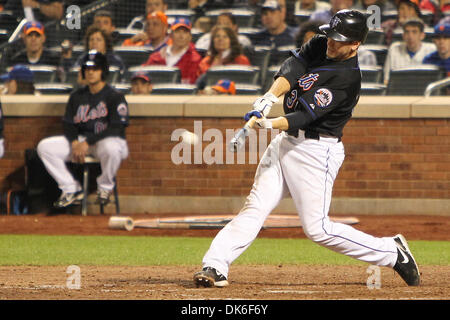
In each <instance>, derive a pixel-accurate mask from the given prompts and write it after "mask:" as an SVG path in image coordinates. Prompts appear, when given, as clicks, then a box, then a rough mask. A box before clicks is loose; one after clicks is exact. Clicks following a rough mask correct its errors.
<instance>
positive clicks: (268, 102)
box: [253, 92, 278, 117]
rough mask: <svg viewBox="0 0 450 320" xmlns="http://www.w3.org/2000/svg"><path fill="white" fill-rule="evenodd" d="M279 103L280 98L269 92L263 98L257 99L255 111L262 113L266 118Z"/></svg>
mask: <svg viewBox="0 0 450 320" xmlns="http://www.w3.org/2000/svg"><path fill="white" fill-rule="evenodd" d="M276 102H278V98H277V97H276V96H275V95H274V94H273V93H270V92H267V93H266V94H265V95H263V96H262V97H261V98H258V99H256V101H255V102H254V103H253V110H256V111H258V112H260V113H261V114H262V115H263V116H264V117H267V116H268V115H269V113H270V109H271V108H272V105H273V104H274V103H276Z"/></svg>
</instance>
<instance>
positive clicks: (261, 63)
mask: <svg viewBox="0 0 450 320" xmlns="http://www.w3.org/2000/svg"><path fill="white" fill-rule="evenodd" d="M248 57H249V59H250V63H251V64H252V65H253V66H256V67H258V68H259V70H260V71H259V83H260V84H261V85H262V84H264V81H265V79H266V72H267V68H268V67H269V61H270V47H268V46H255V47H254V51H253V52H252V54H249V55H248Z"/></svg>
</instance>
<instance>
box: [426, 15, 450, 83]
mask: <svg viewBox="0 0 450 320" xmlns="http://www.w3.org/2000/svg"><path fill="white" fill-rule="evenodd" d="M433 42H434V44H435V45H436V48H437V50H436V51H435V52H432V53H430V54H428V55H427V56H426V57H425V58H424V59H423V63H424V64H434V65H437V66H439V67H441V68H442V69H443V70H445V71H446V73H447V77H450V24H448V23H447V24H437V25H436V26H435V27H434V35H433Z"/></svg>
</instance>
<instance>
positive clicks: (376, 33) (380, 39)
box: [364, 29, 384, 44]
mask: <svg viewBox="0 0 450 320" xmlns="http://www.w3.org/2000/svg"><path fill="white" fill-rule="evenodd" d="M383 43H384V32H383V30H382V29H371V30H369V33H368V34H367V39H366V41H365V42H364V44H383Z"/></svg>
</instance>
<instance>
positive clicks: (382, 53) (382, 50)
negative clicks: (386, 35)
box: [361, 44, 388, 66]
mask: <svg viewBox="0 0 450 320" xmlns="http://www.w3.org/2000/svg"><path fill="white" fill-rule="evenodd" d="M361 48H364V49H366V50H370V51H372V52H373V53H375V56H376V58H377V65H379V66H384V61H385V60H386V55H387V53H388V46H385V45H381V44H365V45H362V46H361Z"/></svg>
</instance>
